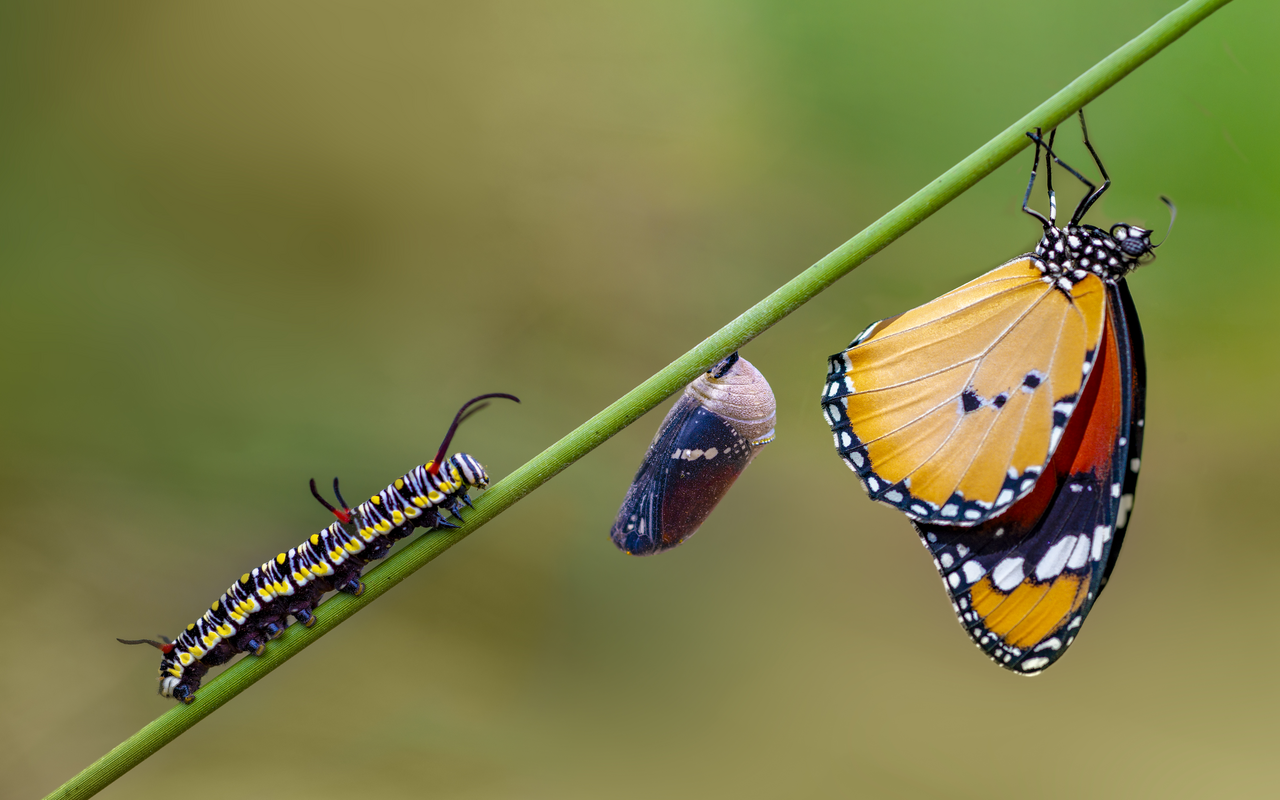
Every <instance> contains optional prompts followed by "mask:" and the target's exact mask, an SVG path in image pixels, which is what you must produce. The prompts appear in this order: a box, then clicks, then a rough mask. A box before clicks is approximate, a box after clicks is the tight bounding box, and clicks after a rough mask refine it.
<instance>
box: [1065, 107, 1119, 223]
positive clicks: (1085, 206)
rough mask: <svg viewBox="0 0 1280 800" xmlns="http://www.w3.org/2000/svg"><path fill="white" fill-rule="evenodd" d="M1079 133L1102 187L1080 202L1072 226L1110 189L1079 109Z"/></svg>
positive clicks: (1103, 168) (1105, 171)
mask: <svg viewBox="0 0 1280 800" xmlns="http://www.w3.org/2000/svg"><path fill="white" fill-rule="evenodd" d="M1080 133H1081V134H1082V135H1083V136H1084V146H1085V147H1087V148H1089V155H1091V156H1093V163H1095V164H1097V165H1098V172H1101V173H1102V185H1101V186H1099V187H1098V188H1097V189H1094V190H1093V191H1092V192H1090V193H1089V194H1088V195H1086V196H1085V198H1084V199H1083V200H1081V201H1080V205H1079V207H1077V208H1076V213H1074V214H1072V215H1071V221H1072V223H1074V224H1079V222H1080V220H1081V219H1083V218H1084V215H1085V213H1086V212H1088V210H1089V209H1090V208H1091V207H1092V206H1093V204H1094V203H1096V202H1098V198H1100V197H1102V193H1103V192H1105V191H1106V190H1107V189H1109V188H1110V187H1111V176H1110V175H1108V174H1107V168H1106V167H1104V166H1102V159H1100V158H1098V152H1097V151H1096V150H1094V149H1093V144H1092V143H1091V142H1090V141H1089V129H1088V128H1087V127H1085V124H1084V109H1083V108H1082V109H1080Z"/></svg>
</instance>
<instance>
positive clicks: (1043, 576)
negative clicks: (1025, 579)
mask: <svg viewBox="0 0 1280 800" xmlns="http://www.w3.org/2000/svg"><path fill="white" fill-rule="evenodd" d="M1075 546H1076V537H1074V536H1064V537H1062V539H1060V540H1059V541H1057V542H1054V544H1053V547H1050V548H1049V552H1047V553H1045V554H1044V557H1043V558H1041V559H1040V563H1039V564H1036V578H1038V579H1039V580H1042V581H1047V580H1049V579H1050V578H1053V577H1056V576H1058V575H1059V574H1061V572H1062V568H1063V567H1065V566H1066V565H1067V558H1068V557H1069V556H1070V555H1071V553H1072V552H1074V549H1075Z"/></svg>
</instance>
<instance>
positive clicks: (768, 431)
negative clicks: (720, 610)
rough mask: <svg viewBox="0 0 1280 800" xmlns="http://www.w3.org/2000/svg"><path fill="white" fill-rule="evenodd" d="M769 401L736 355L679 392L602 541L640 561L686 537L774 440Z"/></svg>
mask: <svg viewBox="0 0 1280 800" xmlns="http://www.w3.org/2000/svg"><path fill="white" fill-rule="evenodd" d="M776 412H777V403H776V402H775V401H774V399H773V390H772V389H770V388H769V382H768V381H767V380H765V378H764V376H763V375H761V374H760V370H758V369H756V368H755V367H754V366H752V365H751V363H750V362H749V361H747V360H746V359H745V358H740V357H739V356H738V354H737V353H734V354H733V355H731V356H729V357H728V358H726V359H724V360H723V361H721V362H720V363H718V364H716V365H715V366H714V367H712V368H711V369H710V370H708V371H707V373H706V374H705V375H700V376H698V378H697V379H696V380H695V381H694V382H693V383H690V384H689V385H688V386H686V387H685V389H684V394H682V395H681V396H680V399H679V400H678V401H677V402H676V404H675V405H674V406H673V407H672V408H671V411H670V412H668V414H667V416H666V419H664V420H662V425H661V426H660V427H659V428H658V433H657V435H656V436H654V437H653V442H652V443H651V444H650V445H649V450H648V452H647V453H645V456H644V461H643V462H642V463H641V464H640V470H639V471H638V472H637V473H636V477H635V479H634V480H633V481H632V482H631V488H630V489H628V490H627V496H626V498H625V499H624V500H623V501H622V508H621V509H619V510H618V518H617V519H616V520H614V523H613V529H612V530H611V531H610V532H609V535H610V536H611V537H613V543H614V544H616V545H617V546H618V548H619V549H621V550H624V551H626V552H628V553H630V554H631V555H633V556H647V555H652V554H653V553H660V552H662V551H663V550H667V549H669V548H672V547H675V546H676V545H678V544H680V543H681V542H683V541H684V540H685V539H688V538H689V537H690V536H692V535H693V534H694V533H695V532H696V531H697V530H698V528H699V526H701V525H702V523H703V522H705V521H706V519H707V517H708V516H709V515H710V514H711V511H712V509H714V508H715V507H716V504H717V503H719V502H720V499H721V498H722V497H724V495H725V492H727V491H729V487H730V486H732V485H733V482H734V481H735V480H737V479H738V476H739V475H741V474H742V471H743V470H744V469H746V468H747V465H748V464H750V463H751V459H753V458H755V457H756V454H757V453H759V452H760V449H761V448H763V447H764V446H765V445H766V444H768V443H769V442H772V441H773V439H774V420H775V418H776V416H777V413H776Z"/></svg>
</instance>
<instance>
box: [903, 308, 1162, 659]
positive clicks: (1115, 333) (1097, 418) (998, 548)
mask: <svg viewBox="0 0 1280 800" xmlns="http://www.w3.org/2000/svg"><path fill="white" fill-rule="evenodd" d="M1122 291H1125V292H1127V290H1125V289H1123V287H1121V288H1119V289H1117V290H1114V291H1111V292H1109V293H1108V294H1109V295H1111V298H1110V300H1109V304H1108V319H1107V324H1106V326H1105V329H1104V334H1103V338H1102V342H1101V346H1100V348H1099V350H1098V357H1097V360H1096V362H1095V364H1094V370H1093V372H1094V377H1093V379H1092V380H1090V381H1089V382H1088V384H1087V385H1086V387H1085V390H1084V392H1083V395H1082V397H1081V399H1080V402H1079V404H1078V409H1077V410H1076V412H1075V414H1074V415H1072V417H1071V420H1070V422H1069V424H1068V426H1067V428H1066V431H1065V432H1064V434H1063V436H1062V442H1061V445H1060V447H1059V448H1058V449H1057V450H1056V452H1055V454H1054V456H1053V458H1052V459H1051V460H1050V462H1049V464H1048V467H1047V469H1046V470H1045V473H1044V474H1043V476H1042V477H1041V478H1040V480H1039V481H1038V482H1037V483H1036V485H1035V487H1034V488H1033V490H1032V491H1031V492H1030V493H1029V494H1028V495H1027V496H1026V497H1024V498H1023V499H1021V500H1020V501H1018V502H1017V503H1016V504H1014V505H1013V506H1012V507H1011V508H1009V509H1008V511H1006V512H1005V513H1004V514H1002V515H1000V516H999V517H997V518H994V519H991V520H988V521H986V522H984V523H982V524H980V525H977V526H973V527H970V528H961V527H957V526H945V525H932V524H927V523H918V524H917V525H916V528H917V530H918V531H919V533H920V535H921V537H922V539H923V540H924V544H925V546H926V547H927V548H929V550H930V551H931V552H932V553H933V555H934V559H935V563H936V565H937V567H938V571H939V572H940V573H941V575H942V579H943V583H944V585H945V586H946V588H947V591H948V592H949V594H950V595H951V599H952V603H953V607H954V608H955V611H956V614H957V616H958V617H959V619H960V623H961V625H963V626H964V627H965V629H966V630H967V631H968V633H969V635H970V636H971V637H972V638H973V640H974V642H975V643H976V644H977V645H978V646H979V647H980V648H982V649H983V651H985V652H986V653H987V654H988V655H990V656H991V657H992V658H993V659H994V660H995V661H996V662H997V663H999V664H1001V665H1002V666H1004V667H1007V668H1009V669H1012V670H1014V671H1017V672H1021V673H1024V674H1035V673H1037V672H1040V671H1041V670H1043V669H1045V668H1046V667H1047V666H1049V665H1050V664H1052V663H1053V662H1054V661H1056V660H1057V659H1058V658H1059V657H1060V656H1061V655H1062V653H1063V652H1065V650H1066V648H1067V646H1068V645H1070V644H1071V643H1072V641H1074V639H1075V636H1076V634H1077V632H1078V629H1079V627H1080V625H1081V624H1082V623H1083V621H1084V618H1085V616H1086V615H1087V614H1088V613H1089V610H1090V609H1091V608H1092V606H1093V603H1094V601H1095V600H1096V599H1097V596H1098V593H1099V592H1100V591H1101V587H1102V584H1103V582H1104V576H1105V575H1106V573H1108V572H1109V571H1110V569H1111V567H1112V566H1113V565H1114V563H1115V558H1114V556H1115V553H1116V552H1117V547H1118V540H1119V537H1120V536H1121V535H1122V534H1123V529H1124V524H1125V523H1126V522H1127V520H1125V519H1122V517H1123V516H1125V515H1126V514H1125V511H1127V508H1128V507H1129V506H1131V505H1132V494H1131V492H1132V489H1133V486H1134V482H1135V480H1136V471H1134V470H1132V469H1131V464H1132V459H1133V458H1136V451H1135V448H1136V445H1137V443H1138V442H1139V441H1140V435H1141V425H1140V423H1141V396H1142V387H1143V381H1144V377H1145V376H1144V373H1143V371H1142V340H1141V334H1140V333H1139V334H1138V335H1137V336H1136V337H1135V336H1133V335H1132V332H1136V331H1137V316H1136V314H1134V313H1133V307H1132V303H1131V302H1129V303H1128V305H1127V307H1126V304H1125V300H1124V299H1123V298H1122V297H1121V292H1122ZM1135 432H1136V434H1135ZM1123 497H1127V500H1122V498H1123ZM1122 508H1124V509H1125V511H1122Z"/></svg>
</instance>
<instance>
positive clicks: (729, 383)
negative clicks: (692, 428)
mask: <svg viewBox="0 0 1280 800" xmlns="http://www.w3.org/2000/svg"><path fill="white" fill-rule="evenodd" d="M684 392H685V394H686V395H688V396H689V397H691V398H693V399H694V400H695V401H697V402H698V403H699V404H700V405H702V406H703V407H705V408H706V409H707V410H709V411H712V412H714V413H715V414H716V415H717V416H719V417H721V418H723V419H724V420H725V421H726V422H727V423H729V425H731V426H732V427H733V428H734V430H736V431H737V432H738V433H739V434H741V435H742V438H744V439H746V440H747V441H749V442H750V443H751V446H752V448H753V449H754V448H760V447H763V446H765V445H766V444H768V443H769V442H772V441H773V440H774V437H775V436H776V434H775V432H774V424H775V422H776V420H777V417H778V410H777V402H776V401H775V400H774V397H773V390H772V389H771V388H770V387H769V381H767V380H765V377H764V375H762V374H761V373H760V370H758V369H756V368H755V366H754V365H752V364H751V362H749V361H747V360H746V359H745V358H739V359H737V360H735V361H734V362H733V364H732V365H730V367H729V369H728V370H727V371H725V372H724V373H723V374H722V375H720V376H719V377H716V375H715V374H714V373H713V372H705V373H703V374H702V375H699V376H698V377H697V378H696V379H695V380H694V381H693V383H690V384H689V385H688V386H686V387H685V389H684Z"/></svg>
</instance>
